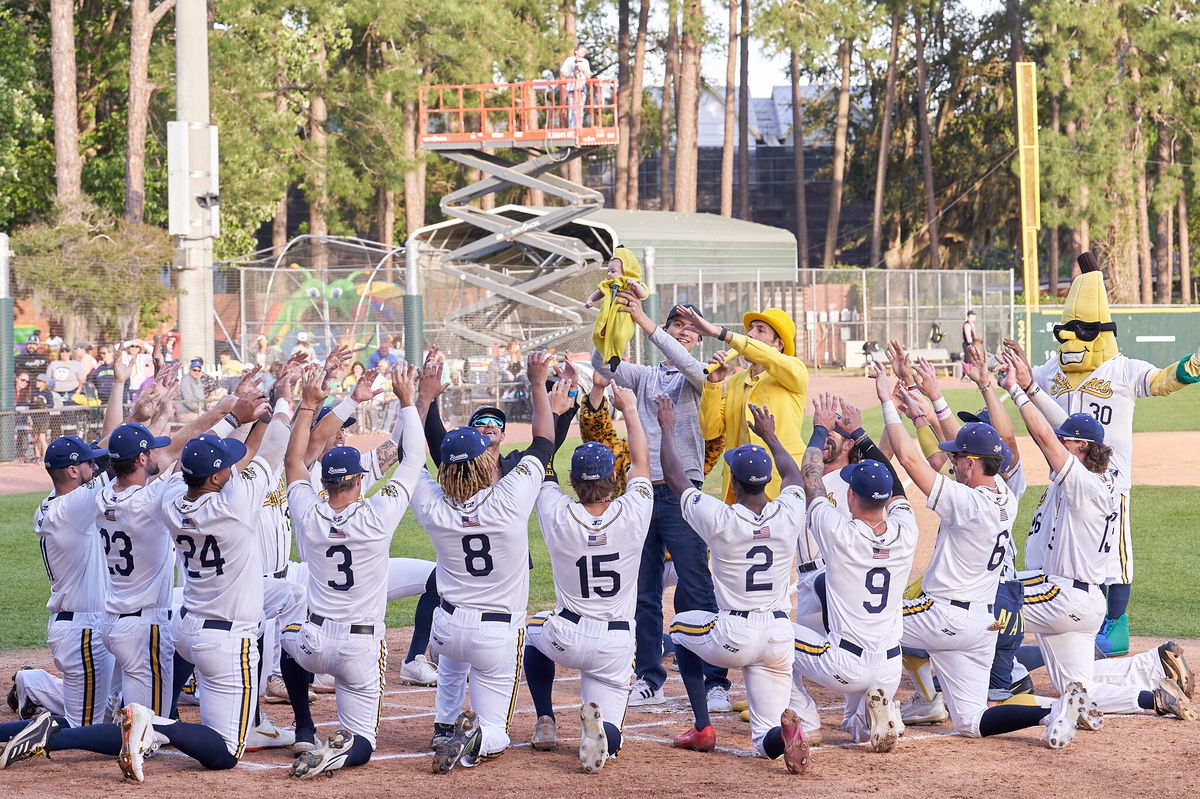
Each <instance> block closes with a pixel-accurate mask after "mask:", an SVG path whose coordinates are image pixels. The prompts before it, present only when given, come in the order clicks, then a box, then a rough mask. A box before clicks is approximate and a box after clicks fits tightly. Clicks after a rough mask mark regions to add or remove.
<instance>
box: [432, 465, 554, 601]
mask: <svg viewBox="0 0 1200 799" xmlns="http://www.w3.org/2000/svg"><path fill="white" fill-rule="evenodd" d="M544 476H545V470H544V468H543V467H542V462H541V461H540V460H538V459H537V458H536V457H534V456H532V455H527V456H525V457H524V458H522V459H521V460H520V462H519V463H517V465H516V466H514V467H513V468H512V471H510V472H509V473H508V474H506V475H505V476H504V477H502V478H501V479H500V481H499V482H498V483H496V484H495V485H494V486H490V487H488V488H485V489H483V490H482V491H480V492H478V493H477V494H475V496H473V497H471V498H470V499H468V500H467V501H466V502H463V503H461V504H460V503H457V502H455V501H454V500H452V499H450V498H449V497H447V496H446V495H445V493H444V492H443V491H442V487H441V486H440V485H438V484H437V481H436V480H434V479H433V478H432V477H431V476H430V475H429V472H427V471H424V470H422V472H421V476H420V478H419V479H418V481H417V487H416V491H414V492H413V499H412V509H413V514H414V515H416V517H417V521H419V522H420V523H421V526H422V527H424V528H425V530H426V532H428V533H429V539H430V541H432V542H433V547H434V549H435V550H437V587H438V593H439V594H441V595H442V598H443V599H444V600H446V601H447V602H449V603H450V604H452V605H462V606H464V607H469V608H475V609H477V610H490V611H507V612H509V613H512V614H513V615H514V616H516V615H520V616H522V617H523V616H524V615H525V610H526V605H527V604H528V602H529V514H530V513H531V512H532V511H533V508H534V504H535V502H536V501H537V494H538V489H539V488H540V487H541V484H542V478H543V477H544Z"/></svg>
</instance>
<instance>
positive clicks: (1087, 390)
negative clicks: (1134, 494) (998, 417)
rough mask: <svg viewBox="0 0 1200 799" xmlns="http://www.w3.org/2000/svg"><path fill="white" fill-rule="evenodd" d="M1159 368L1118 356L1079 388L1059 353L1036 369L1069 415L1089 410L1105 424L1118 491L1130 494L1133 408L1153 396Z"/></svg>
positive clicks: (1044, 386) (1041, 381)
mask: <svg viewBox="0 0 1200 799" xmlns="http://www.w3.org/2000/svg"><path fill="white" fill-rule="evenodd" d="M1157 371H1158V367H1157V366H1155V365H1154V364H1152V363H1149V362H1147V361H1138V360H1134V359H1133V358H1126V357H1125V356H1124V355H1120V354H1118V355H1116V356H1114V357H1112V358H1109V359H1108V360H1107V361H1105V362H1104V363H1102V364H1100V366H1099V367H1097V368H1096V370H1095V371H1093V372H1092V374H1091V376H1090V377H1088V378H1087V379H1086V380H1084V381H1083V382H1082V383H1081V384H1080V385H1079V388H1075V389H1073V388H1071V384H1070V382H1068V380H1067V377H1066V375H1065V374H1063V371H1062V369H1061V368H1060V366H1059V363H1058V356H1057V355H1056V356H1054V357H1052V358H1051V359H1050V360H1048V361H1046V363H1044V364H1042V365H1041V366H1039V367H1037V368H1036V369H1034V370H1033V379H1034V380H1035V381H1037V384H1038V385H1039V386H1041V387H1042V390H1044V391H1045V392H1046V393H1047V394H1049V395H1050V396H1051V397H1053V398H1054V401H1055V402H1057V403H1058V404H1059V406H1061V407H1062V409H1063V410H1065V411H1066V412H1067V413H1068V414H1072V413H1088V414H1091V415H1092V416H1094V417H1096V419H1097V421H1099V422H1100V424H1102V425H1104V443H1105V445H1106V446H1109V447H1112V450H1113V454H1112V464H1111V465H1112V467H1113V468H1114V469H1116V470H1117V478H1116V480H1117V491H1118V492H1120V493H1123V494H1124V493H1128V492H1129V487H1130V485H1131V479H1130V475H1131V471H1130V470H1131V467H1132V460H1133V408H1134V400H1136V399H1137V398H1138V397H1148V396H1150V378H1151V377H1153V376H1154V373H1155V372H1157Z"/></svg>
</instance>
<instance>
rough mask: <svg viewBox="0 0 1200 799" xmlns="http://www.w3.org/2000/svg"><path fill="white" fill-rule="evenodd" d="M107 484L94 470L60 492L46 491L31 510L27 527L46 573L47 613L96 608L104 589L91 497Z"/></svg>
mask: <svg viewBox="0 0 1200 799" xmlns="http://www.w3.org/2000/svg"><path fill="white" fill-rule="evenodd" d="M107 484H108V477H106V476H104V475H99V476H97V477H96V478H95V479H94V480H92V481H91V482H89V483H84V484H83V485H81V486H79V487H78V488H76V489H75V490H74V491H71V492H69V493H66V494H62V495H61V496H60V495H57V494H51V495H50V496H48V497H46V498H45V499H43V500H42V502H41V504H40V505H38V509H37V511H35V512H34V514H33V529H34V530H35V531H36V532H37V536H38V546H39V547H40V548H41V550H42V563H43V565H44V566H45V567H46V576H47V577H49V578H50V601H49V602H47V603H46V608H47V609H48V610H49V611H50V612H51V613H57V612H59V611H64V610H67V611H75V612H79V613H100V612H102V611H103V610H104V602H105V597H106V596H107V595H108V571H107V567H106V564H105V562H104V549H103V545H102V544H101V542H100V536H98V535H97V534H96V497H97V496H98V495H99V494H100V491H101V490H102V489H103V488H104V486H105V485H107Z"/></svg>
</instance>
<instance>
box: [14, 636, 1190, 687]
mask: <svg viewBox="0 0 1200 799" xmlns="http://www.w3.org/2000/svg"><path fill="white" fill-rule="evenodd" d="M1158 659H1159V661H1160V662H1161V663H1162V667H1163V673H1164V674H1166V675H1167V679H1168V680H1171V681H1172V682H1174V683H1175V684H1176V685H1178V686H1179V690H1180V691H1182V692H1183V695H1184V696H1186V697H1187V698H1188V699H1191V698H1192V696H1193V694H1194V693H1195V690H1196V680H1195V678H1194V677H1193V676H1192V670H1191V668H1190V667H1189V666H1188V664H1187V661H1186V660H1184V658H1183V647H1181V646H1180V645H1179V644H1177V643H1175V642H1174V641H1167V642H1166V643H1165V644H1163V645H1162V646H1160V647H1159V648H1158ZM13 679H16V678H15V677H14V678H13Z"/></svg>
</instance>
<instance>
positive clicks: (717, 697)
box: [708, 685, 733, 713]
mask: <svg viewBox="0 0 1200 799" xmlns="http://www.w3.org/2000/svg"><path fill="white" fill-rule="evenodd" d="M708 712H709V713H732V712H733V703H732V702H730V701H729V692H728V691H726V690H725V689H724V688H722V687H721V686H719V685H714V686H713V687H712V688H709V689H708Z"/></svg>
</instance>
